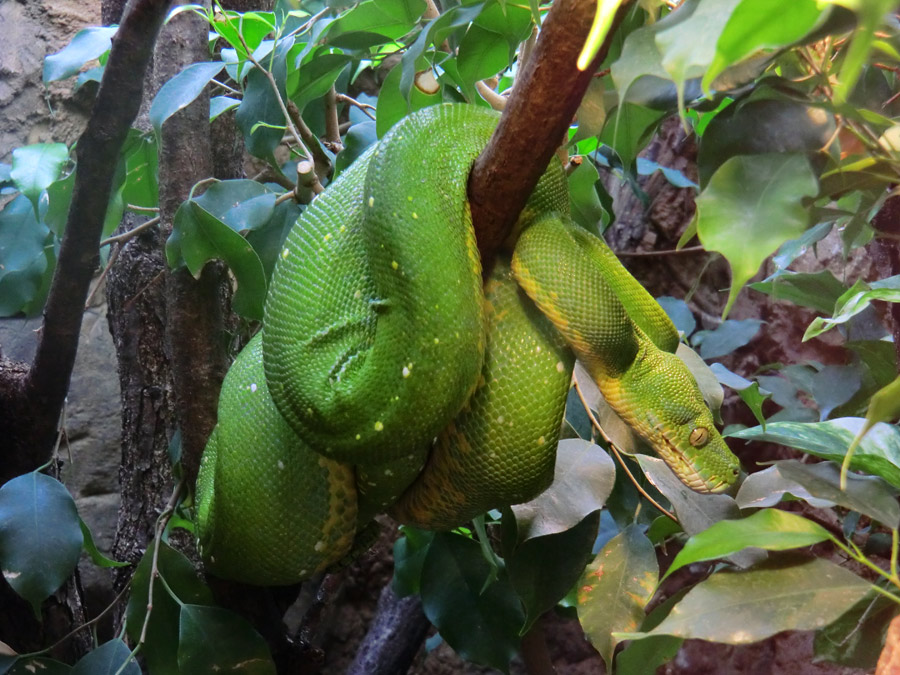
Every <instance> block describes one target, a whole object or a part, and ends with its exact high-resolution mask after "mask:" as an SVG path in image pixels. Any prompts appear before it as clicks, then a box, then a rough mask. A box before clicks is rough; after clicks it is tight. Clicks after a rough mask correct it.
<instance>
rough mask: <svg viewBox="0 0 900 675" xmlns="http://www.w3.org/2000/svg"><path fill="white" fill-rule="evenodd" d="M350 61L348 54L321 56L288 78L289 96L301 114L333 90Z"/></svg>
mask: <svg viewBox="0 0 900 675" xmlns="http://www.w3.org/2000/svg"><path fill="white" fill-rule="evenodd" d="M350 61H351V58H350V57H349V56H348V55H346V54H319V55H317V56H315V58H313V59H311V60H310V61H309V62H308V63H304V64H303V65H302V66H301V67H300V68H298V69H297V70H295V71H294V72H293V73H291V75H289V76H288V80H287V89H288V96H289V97H290V99H291V100H292V101H293V102H294V103H295V104H296V105H297V108H299V109H300V112H303V109H304V108H305V107H306V104H307V103H309V102H310V101H314V100H316V99H317V98H321V97H322V96H324V95H325V94H326V93H327V92H328V90H329V89H331V87H332V85H333V84H334V82H335V80H337V78H338V76H339V75H340V74H341V72H342V71H343V70H344V68H346V67H347V64H348V63H350Z"/></svg>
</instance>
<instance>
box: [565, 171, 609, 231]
mask: <svg viewBox="0 0 900 675" xmlns="http://www.w3.org/2000/svg"><path fill="white" fill-rule="evenodd" d="M599 180H600V174H599V173H597V167H595V166H594V164H593V163H592V162H582V163H581V164H580V165H579V166H578V167H577V168H576V169H575V171H573V172H572V173H571V174H569V179H568V184H569V205H570V207H571V209H572V219H573V220H574V221H575V222H576V223H578V224H579V225H581V226H582V227H583V228H585V229H586V230H588V231H590V232H597V231H598V230H600V229H602V227H603V225H604V224H605V223H608V222H609V220H610V216H609V213H607V212H606V209H604V208H603V204H601V203H600V197H599V196H598V195H597V182H598V181H599ZM601 189H602V188H601Z"/></svg>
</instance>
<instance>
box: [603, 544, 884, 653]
mask: <svg viewBox="0 0 900 675" xmlns="http://www.w3.org/2000/svg"><path fill="white" fill-rule="evenodd" d="M868 590H869V583H868V582H867V581H865V580H863V579H861V578H860V577H858V576H856V575H855V574H853V573H852V572H850V571H848V570H846V569H844V568H843V567H840V566H838V565H835V564H834V563H831V562H829V561H827V560H824V559H822V558H813V559H812V560H809V561H806V562H802V563H799V564H794V565H787V566H781V567H779V566H770V567H768V568H759V569H753V570H748V571H745V572H718V573H716V574H713V575H712V576H710V577H709V578H708V579H706V580H705V581H702V582H700V583H699V584H697V585H696V586H695V587H694V588H692V589H691V590H690V591H689V592H688V594H687V595H686V596H685V597H684V599H683V600H682V601H681V602H679V603H678V604H677V605H676V606H675V607H674V608H673V609H672V611H671V613H670V614H669V616H667V617H666V618H665V619H663V621H662V623H660V624H659V626H657V627H656V628H654V629H653V630H651V631H648V632H646V633H637V634H630V635H624V634H622V635H620V637H622V638H626V637H627V638H632V639H637V638H642V637H645V636H647V635H676V636H678V637H682V638H686V639H692V638H695V639H700V640H708V641H710V642H724V643H726V644H749V643H751V642H757V641H759V640H763V639H765V638H767V637H769V636H771V635H774V634H775V633H780V632H781V631H783V630H811V629H815V628H821V627H823V626H825V625H827V624H829V623H831V622H832V621H834V620H835V619H837V618H838V617H839V616H840V615H841V614H843V613H844V612H845V611H847V610H848V609H849V608H850V607H851V606H853V604H854V603H856V602H858V601H859V600H860V598H862V597H863V596H864V595H865V594H866V593H867V592H868Z"/></svg>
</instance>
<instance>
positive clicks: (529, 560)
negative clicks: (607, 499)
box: [506, 511, 600, 635]
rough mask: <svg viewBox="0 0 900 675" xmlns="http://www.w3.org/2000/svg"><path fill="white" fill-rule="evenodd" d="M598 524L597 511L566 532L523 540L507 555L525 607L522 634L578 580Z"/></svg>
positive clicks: (589, 555) (514, 583)
mask: <svg viewBox="0 0 900 675" xmlns="http://www.w3.org/2000/svg"><path fill="white" fill-rule="evenodd" d="M599 525H600V512H599V511H595V512H594V513H592V514H590V515H588V516H586V517H585V519H584V520H582V521H581V522H580V523H579V524H578V525H576V526H575V527H573V528H571V529H569V530H566V531H565V532H559V533H558V534H549V535H546V536H543V537H535V538H532V539H529V540H527V541H525V542H524V543H522V544H521V545H520V546H519V547H518V548H517V549H516V551H515V553H514V554H513V555H512V556H507V558H506V565H507V569H508V570H509V579H510V581H511V582H512V585H513V588H514V589H515V590H516V593H518V595H519V597H520V598H521V599H522V604H523V605H525V625H524V626H522V629H521V634H522V635H524V634H525V633H527V632H528V630H529V629H530V628H531V626H532V624H534V622H535V621H537V620H538V618H540V616H541V615H542V614H543V613H544V612H546V611H549V610H551V609H553V607H555V606H556V603H558V602H559V601H560V600H561V599H562V598H563V597H565V595H566V593H568V592H569V590H570V589H571V588H572V586H573V585H574V584H575V582H576V581H578V577H579V576H581V572H582V571H583V570H584V566H585V564H587V562H588V561H589V560H590V558H591V549H592V547H593V545H594V540H595V539H596V538H597V528H598V527H599Z"/></svg>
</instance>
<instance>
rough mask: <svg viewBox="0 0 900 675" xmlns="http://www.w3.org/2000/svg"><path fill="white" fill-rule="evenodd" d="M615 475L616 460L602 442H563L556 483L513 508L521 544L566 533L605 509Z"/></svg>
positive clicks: (556, 472)
mask: <svg viewBox="0 0 900 675" xmlns="http://www.w3.org/2000/svg"><path fill="white" fill-rule="evenodd" d="M615 475H616V465H615V463H614V462H613V460H612V458H611V457H610V456H609V455H607V454H606V453H605V452H604V451H603V449H602V448H601V447H600V446H599V445H596V444H594V443H590V442H588V441H583V440H581V439H577V438H572V439H565V440H562V441H560V442H559V448H558V450H557V453H556V469H555V473H554V474H553V483H552V484H551V485H550V487H549V488H547V489H546V490H545V491H544V492H542V493H541V494H540V495H538V496H537V497H536V498H535V499H533V500H531V501H530V502H527V503H525V504H517V505H515V506H513V507H511V508H512V511H513V513H514V514H515V519H516V525H517V529H518V540H519V543H520V544H521V543H522V542H525V541H528V540H529V539H533V538H535V537H543V536H546V535H551V534H556V533H559V532H565V531H566V530H569V529H571V528H573V527H575V526H576V525H578V523H580V522H582V521H583V520H584V519H585V517H587V516H588V515H590V514H591V513H593V512H594V511H597V510H599V509H601V508H603V504H604V503H605V502H606V498H607V497H609V494H610V493H611V492H612V489H613V485H614V483H615Z"/></svg>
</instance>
